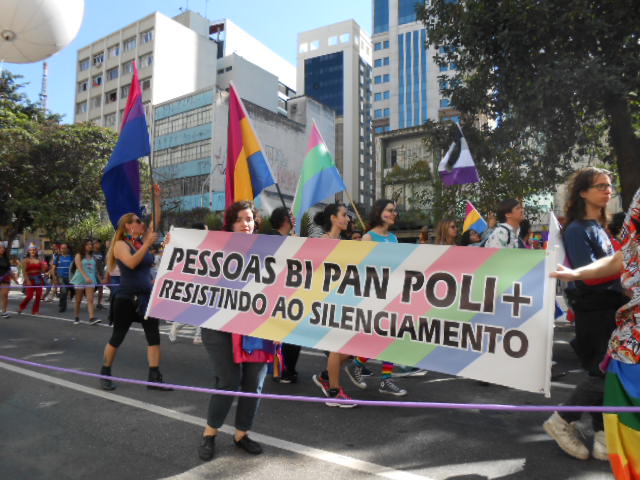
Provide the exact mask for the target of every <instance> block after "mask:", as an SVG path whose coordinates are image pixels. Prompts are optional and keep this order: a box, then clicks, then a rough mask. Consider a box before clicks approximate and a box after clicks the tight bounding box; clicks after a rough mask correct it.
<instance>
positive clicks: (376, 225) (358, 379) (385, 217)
mask: <svg viewBox="0 0 640 480" xmlns="http://www.w3.org/2000/svg"><path fill="white" fill-rule="evenodd" d="M397 219H398V210H397V209H396V204H395V203H394V202H393V201H392V200H387V199H380V200H376V201H375V202H374V204H373V208H372V209H371V217H370V219H369V231H368V232H367V233H366V234H365V235H364V237H362V240H363V241H369V242H384V243H398V239H397V238H396V236H395V235H394V234H393V233H391V232H390V231H389V230H390V228H391V227H393V225H395V223H396V221H397ZM367 361H368V359H367V358H364V357H355V358H354V359H353V362H351V364H349V365H346V366H345V369H344V370H345V372H346V373H347V376H348V377H349V379H350V380H351V381H352V382H353V384H354V385H355V386H356V387H358V388H361V389H365V388H367V383H366V382H365V380H364V376H363V375H362V369H363V367H364V365H365V364H366V363H367ZM414 373H416V374H417V373H421V371H419V369H415V372H414ZM392 374H393V363H391V362H382V371H381V375H380V384H379V386H378V392H380V393H385V394H388V395H394V396H397V397H401V396H403V395H406V394H407V391H406V390H405V389H404V388H400V387H399V386H398V385H396V383H395V382H394V381H393V380H392V379H391V376H392Z"/></svg>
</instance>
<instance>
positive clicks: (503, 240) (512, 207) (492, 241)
mask: <svg viewBox="0 0 640 480" xmlns="http://www.w3.org/2000/svg"><path fill="white" fill-rule="evenodd" d="M496 214H497V217H498V222H499V223H498V225H497V226H496V228H495V230H494V231H493V233H492V234H491V236H490V237H489V238H488V239H487V242H486V243H485V245H484V246H485V247H487V248H520V241H519V238H520V235H519V234H520V223H522V221H523V220H524V205H523V204H522V202H520V201H519V200H516V199H515V198H508V199H506V200H503V201H502V202H500V205H499V206H498V211H497V212H496Z"/></svg>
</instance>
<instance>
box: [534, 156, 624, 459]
mask: <svg viewBox="0 0 640 480" xmlns="http://www.w3.org/2000/svg"><path fill="white" fill-rule="evenodd" d="M612 193H613V185H612V184H611V174H610V173H609V172H608V171H607V170H604V169H599V168H595V167H588V168H584V169H582V170H579V171H577V172H576V173H575V174H574V175H573V176H572V178H571V179H570V181H569V186H568V195H567V204H566V217H567V220H568V222H569V225H568V226H567V229H566V231H565V233H564V244H565V250H566V252H567V256H568V258H569V261H570V263H571V266H572V267H573V268H579V267H583V266H585V265H589V264H590V263H592V262H594V261H596V260H598V259H601V258H603V257H607V256H611V255H613V254H614V251H613V247H612V245H611V241H610V240H609V236H608V235H607V232H606V230H605V228H604V225H605V224H606V213H605V209H606V206H607V204H608V203H609V201H610V200H611V195H612ZM566 294H567V298H568V301H569V306H570V307H571V308H572V309H573V311H574V312H575V322H574V324H575V333H576V338H575V343H574V349H575V351H576V354H577V355H578V358H579V359H580V363H581V364H582V367H583V368H584V369H585V370H586V371H587V373H588V377H587V378H586V379H585V380H584V381H582V382H581V383H580V384H579V385H577V386H576V388H575V389H574V390H573V392H572V393H571V395H570V397H569V399H568V400H567V401H566V405H598V406H601V405H602V403H603V397H604V382H603V373H602V371H601V370H600V368H599V366H598V364H599V363H600V361H601V360H602V359H603V357H604V356H605V354H606V352H607V342H608V340H609V337H610V336H611V333H612V331H613V329H614V328H615V314H616V310H617V309H618V308H619V307H620V306H622V305H623V304H624V303H626V297H625V296H624V295H623V293H622V287H621V285H620V281H619V278H618V275H615V276H613V277H609V278H605V279H600V280H590V281H586V280H585V281H576V282H572V283H570V284H569V287H568V288H567V290H566ZM580 417H581V412H555V413H554V414H553V415H551V417H550V418H549V419H548V420H547V421H546V422H545V423H544V429H545V431H546V432H547V433H548V434H549V435H550V436H551V437H552V438H553V439H554V440H555V441H556V443H557V444H558V446H559V447H560V448H562V450H564V451H565V452H566V453H568V454H569V455H571V456H573V457H575V458H579V459H581V460H586V459H587V458H589V449H588V448H587V447H586V446H585V445H584V443H583V441H582V439H581V437H580V434H579V433H578V431H577V430H576V429H575V427H574V426H573V425H572V424H571V422H573V421H575V420H579V419H580ZM591 417H592V420H593V430H594V432H596V433H595V437H594V441H593V448H592V451H591V454H592V455H593V457H594V458H597V459H600V460H607V458H608V457H607V449H606V444H605V437H604V432H603V428H604V426H603V419H602V414H601V413H593V414H592V415H591Z"/></svg>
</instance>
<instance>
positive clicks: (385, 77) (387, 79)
mask: <svg viewBox="0 0 640 480" xmlns="http://www.w3.org/2000/svg"><path fill="white" fill-rule="evenodd" d="M390 81H391V76H390V75H389V74H388V73H385V74H384V75H382V83H389V82H390Z"/></svg>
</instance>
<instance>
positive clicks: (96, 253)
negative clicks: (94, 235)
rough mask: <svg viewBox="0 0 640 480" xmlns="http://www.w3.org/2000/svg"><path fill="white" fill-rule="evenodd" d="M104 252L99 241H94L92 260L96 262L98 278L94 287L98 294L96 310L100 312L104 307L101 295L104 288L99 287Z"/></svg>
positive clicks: (103, 272)
mask: <svg viewBox="0 0 640 480" xmlns="http://www.w3.org/2000/svg"><path fill="white" fill-rule="evenodd" d="M105 255H106V252H105V251H104V247H103V246H102V242H101V241H100V240H94V242H93V258H94V259H95V260H96V273H97V275H96V276H97V278H98V285H97V286H96V293H97V294H98V300H97V301H96V309H98V310H102V309H103V308H104V307H103V306H102V295H103V294H104V287H103V286H102V285H101V284H102V283H104V275H105V271H104V265H105V261H104V257H105Z"/></svg>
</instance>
